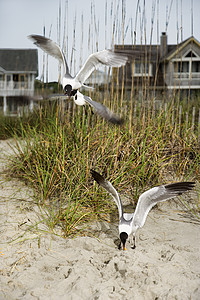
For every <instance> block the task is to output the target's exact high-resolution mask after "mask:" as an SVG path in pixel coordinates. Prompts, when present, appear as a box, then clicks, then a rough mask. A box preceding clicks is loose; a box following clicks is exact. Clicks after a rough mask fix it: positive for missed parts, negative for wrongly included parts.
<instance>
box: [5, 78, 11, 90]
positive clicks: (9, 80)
mask: <svg viewBox="0 0 200 300" xmlns="http://www.w3.org/2000/svg"><path fill="white" fill-rule="evenodd" d="M6 85H7V87H8V88H9V87H10V85H11V75H7V76H6Z"/></svg>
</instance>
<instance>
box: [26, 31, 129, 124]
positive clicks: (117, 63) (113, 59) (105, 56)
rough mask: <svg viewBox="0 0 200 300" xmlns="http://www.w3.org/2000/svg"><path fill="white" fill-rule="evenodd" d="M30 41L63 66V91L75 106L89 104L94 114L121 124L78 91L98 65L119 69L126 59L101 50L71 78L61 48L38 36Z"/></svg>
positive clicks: (120, 55)
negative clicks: (71, 98) (72, 100)
mask: <svg viewBox="0 0 200 300" xmlns="http://www.w3.org/2000/svg"><path fill="white" fill-rule="evenodd" d="M29 38H30V39H32V40H33V41H34V44H35V45H37V46H38V47H40V48H41V49H42V50H43V51H45V52H46V53H47V54H49V55H51V56H53V57H55V58H56V59H58V60H59V61H60V62H61V63H62V64H63V66H64V73H65V74H64V76H63V80H62V85H63V89H64V91H65V94H66V95H68V96H69V98H70V97H73V99H74V102H75V103H76V104H77V105H85V104H86V103H88V104H90V105H91V106H92V107H94V109H95V110H96V112H97V113H98V114H99V115H101V116H102V117H103V118H105V119H107V120H108V121H110V122H112V123H116V124H120V123H122V120H121V119H120V118H119V117H118V116H116V115H115V114H113V113H112V112H111V111H109V110H108V108H105V106H103V105H102V104H100V105H97V104H99V103H98V102H95V101H93V100H92V99H91V98H89V97H86V96H84V95H83V94H81V93H80V92H78V89H80V88H81V87H82V86H84V82H85V81H86V79H87V78H88V77H89V76H90V75H91V73H92V72H93V71H94V70H95V69H96V68H98V67H99V66H100V65H106V66H110V67H121V66H124V65H125V64H126V62H127V60H128V57H127V56H125V55H122V54H117V53H115V52H113V51H111V50H102V51H100V52H96V53H93V54H91V55H90V56H89V57H88V59H87V60H86V62H85V64H84V65H83V66H82V68H81V69H80V71H79V72H78V73H77V74H76V76H75V77H72V76H71V75H70V73H69V68H68V65H67V61H66V58H65V55H64V53H63V51H62V50H61V48H60V47H59V46H58V45H57V44H56V43H55V42H53V41H52V40H51V39H48V38H45V37H44V36H40V35H30V36H29Z"/></svg>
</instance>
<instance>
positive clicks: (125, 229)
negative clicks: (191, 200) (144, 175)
mask: <svg viewBox="0 0 200 300" xmlns="http://www.w3.org/2000/svg"><path fill="white" fill-rule="evenodd" d="M91 174H92V177H93V178H94V180H95V181H96V182H97V183H98V184H99V185H101V186H102V187H103V188H104V189H105V190H106V191H107V192H108V193H109V194H110V195H111V196H112V197H113V200H114V202H115V204H116V205H117V208H118V212H119V236H120V245H119V249H120V248H121V244H122V245H123V250H127V249H126V246H125V245H126V241H127V240H128V239H129V236H130V235H131V234H132V235H133V246H132V249H134V248H135V234H136V231H137V230H138V229H139V228H142V227H143V226H144V223H145V221H146V218H147V215H148V213H149V211H150V210H151V208H152V207H153V206H154V205H156V204H157V203H158V202H162V201H166V200H169V199H171V198H173V197H176V196H180V195H181V194H182V193H184V192H187V191H190V190H192V189H193V187H194V185H195V183H194V182H176V183H172V184H167V185H160V186H156V187H153V188H151V189H149V190H147V191H146V192H144V193H143V194H141V195H140V197H139V199H138V202H137V206H136V209H135V211H134V213H124V211H123V206H122V202H121V199H120V196H119V194H118V192H117V191H116V189H115V188H114V187H113V185H112V184H111V183H110V182H109V181H108V180H106V179H105V178H104V177H103V176H102V175H100V174H99V173H97V172H96V171H94V170H91Z"/></svg>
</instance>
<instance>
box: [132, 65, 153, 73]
mask: <svg viewBox="0 0 200 300" xmlns="http://www.w3.org/2000/svg"><path fill="white" fill-rule="evenodd" d="M134 74H135V75H136V76H148V75H150V76H151V64H150V65H149V63H144V62H143V63H142V62H135V64H134Z"/></svg>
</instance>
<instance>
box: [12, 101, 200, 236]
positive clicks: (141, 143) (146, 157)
mask: <svg viewBox="0 0 200 300" xmlns="http://www.w3.org/2000/svg"><path fill="white" fill-rule="evenodd" d="M170 109H171V108H170V107H169V108H168V111H167V112H164V111H159V112H157V113H156V115H155V116H154V118H150V119H149V120H148V122H147V121H144V119H146V115H145V110H143V113H142V114H141V112H140V111H139V109H138V110H137V112H136V114H135V117H134V118H132V124H131V125H130V122H129V120H127V121H126V123H125V124H124V126H123V127H117V126H115V125H110V124H108V123H106V122H105V121H102V120H101V119H99V117H97V116H96V115H94V114H91V112H90V110H88V112H87V114H86V113H85V111H84V110H83V109H82V108H78V107H74V108H73V110H71V109H70V110H67V111H66V112H65V113H66V115H65V118H64V120H65V122H63V121H61V118H60V116H61V115H62V113H61V111H60V106H59V105H58V104H57V103H55V104H54V105H53V106H51V107H45V108H44V107H43V109H42V108H41V110H40V112H39V114H38V117H37V125H36V126H35V127H31V126H25V127H23V124H22V125H21V128H20V135H21V136H22V139H18V138H17V134H18V130H16V131H15V139H16V147H15V153H16V156H15V157H12V173H14V174H15V176H17V177H20V178H22V179H23V180H26V181H27V182H28V184H30V186H31V187H32V188H33V189H34V191H35V198H36V200H37V202H38V205H39V206H40V207H41V212H42V215H43V219H44V221H45V222H46V224H47V225H48V226H49V228H50V229H51V230H52V231H54V230H55V228H56V226H58V225H59V226H61V228H62V230H63V234H64V235H65V236H69V235H71V234H76V233H77V230H78V228H79V230H80V229H81V228H82V227H83V226H84V224H85V222H87V221H91V220H93V219H95V218H97V217H98V218H106V219H108V218H109V213H110V212H111V211H112V210H113V209H116V208H115V206H113V204H112V203H111V202H110V201H109V197H108V196H107V195H105V194H104V193H103V191H101V189H96V187H95V184H94V182H93V180H92V178H91V176H90V169H96V170H98V171H99V172H101V173H103V174H104V175H105V176H107V177H108V178H109V180H111V181H112V182H113V183H114V184H115V185H116V186H117V188H118V189H119V190H120V191H121V192H122V194H125V195H127V196H128V197H129V198H132V200H133V203H134V202H135V203H136V201H137V198H138V196H139V194H140V193H141V192H143V191H144V190H145V189H147V188H149V187H152V186H155V185H158V184H161V183H165V182H169V181H171V180H173V178H174V177H175V178H176V179H180V180H187V179H190V180H191V179H192V180H198V181H199V177H200V152H199V147H198V141H197V137H196V135H195V132H194V133H193V135H191V134H189V133H188V131H189V130H190V129H191V128H189V127H190V126H188V127H187V128H186V127H185V124H184V121H183V122H181V123H180V126H181V135H180V129H179V128H178V127H177V128H176V130H175V129H174V128H173V127H172V125H171V120H170V115H171V111H170ZM183 136H184V137H187V136H188V139H185V138H184V139H183ZM186 140H187V141H186ZM21 141H22V142H21ZM198 213H199V212H198ZM198 213H196V212H195V214H196V215H198ZM80 225H81V226H80Z"/></svg>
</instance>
